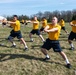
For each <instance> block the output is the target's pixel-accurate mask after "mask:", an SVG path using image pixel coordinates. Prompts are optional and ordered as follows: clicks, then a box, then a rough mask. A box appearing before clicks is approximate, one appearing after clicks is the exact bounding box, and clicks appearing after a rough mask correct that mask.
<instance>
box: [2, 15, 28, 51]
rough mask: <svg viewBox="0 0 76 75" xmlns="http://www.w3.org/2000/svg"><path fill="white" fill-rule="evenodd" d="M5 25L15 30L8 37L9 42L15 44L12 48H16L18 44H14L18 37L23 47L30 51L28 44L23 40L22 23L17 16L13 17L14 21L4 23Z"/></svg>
mask: <svg viewBox="0 0 76 75" xmlns="http://www.w3.org/2000/svg"><path fill="white" fill-rule="evenodd" d="M3 23H8V24H10V25H11V27H12V28H13V30H12V31H11V32H10V35H9V37H8V40H9V41H10V42H11V43H12V44H13V45H12V46H11V47H16V44H15V42H13V39H14V38H15V37H17V38H18V39H20V41H21V43H23V45H24V47H25V48H24V49H25V50H28V47H27V45H26V42H25V41H24V39H23V38H22V34H21V31H20V22H19V20H18V17H17V15H14V16H13V21H4V22H3Z"/></svg>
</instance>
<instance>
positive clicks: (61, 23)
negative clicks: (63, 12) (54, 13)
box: [59, 19, 65, 27]
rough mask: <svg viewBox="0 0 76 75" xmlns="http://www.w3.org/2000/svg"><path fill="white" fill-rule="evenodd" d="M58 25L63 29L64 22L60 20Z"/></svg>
mask: <svg viewBox="0 0 76 75" xmlns="http://www.w3.org/2000/svg"><path fill="white" fill-rule="evenodd" d="M59 25H61V27H64V26H65V22H64V20H63V19H61V20H60V21H59Z"/></svg>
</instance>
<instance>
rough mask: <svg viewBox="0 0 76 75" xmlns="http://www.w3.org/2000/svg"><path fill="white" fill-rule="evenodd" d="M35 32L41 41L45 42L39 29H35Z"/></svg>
mask: <svg viewBox="0 0 76 75" xmlns="http://www.w3.org/2000/svg"><path fill="white" fill-rule="evenodd" d="M36 34H37V35H38V36H39V37H40V38H41V40H42V41H43V42H45V40H44V38H43V36H42V35H41V34H40V30H37V31H36Z"/></svg>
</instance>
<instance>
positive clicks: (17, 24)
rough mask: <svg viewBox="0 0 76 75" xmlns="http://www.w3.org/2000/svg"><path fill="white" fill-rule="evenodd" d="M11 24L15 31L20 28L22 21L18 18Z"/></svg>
mask: <svg viewBox="0 0 76 75" xmlns="http://www.w3.org/2000/svg"><path fill="white" fill-rule="evenodd" d="M11 26H12V27H13V30H14V31H19V30H20V22H19V21H18V20H17V21H16V24H11Z"/></svg>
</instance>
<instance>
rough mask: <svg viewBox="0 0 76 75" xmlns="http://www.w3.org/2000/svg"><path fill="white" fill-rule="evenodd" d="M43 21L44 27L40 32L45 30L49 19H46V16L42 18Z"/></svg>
mask: <svg viewBox="0 0 76 75" xmlns="http://www.w3.org/2000/svg"><path fill="white" fill-rule="evenodd" d="M41 23H42V27H41V29H40V32H43V31H44V28H45V27H46V26H47V20H46V18H45V17H43V18H42V21H41Z"/></svg>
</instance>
